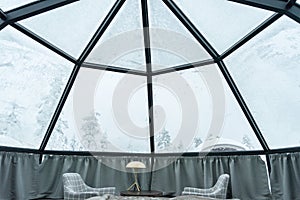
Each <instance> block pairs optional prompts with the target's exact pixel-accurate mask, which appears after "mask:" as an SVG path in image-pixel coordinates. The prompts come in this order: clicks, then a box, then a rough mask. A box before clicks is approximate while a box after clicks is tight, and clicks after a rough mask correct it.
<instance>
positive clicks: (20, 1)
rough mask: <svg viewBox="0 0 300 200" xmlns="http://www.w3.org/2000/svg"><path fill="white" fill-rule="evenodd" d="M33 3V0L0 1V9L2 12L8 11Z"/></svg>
mask: <svg viewBox="0 0 300 200" xmlns="http://www.w3.org/2000/svg"><path fill="white" fill-rule="evenodd" d="M34 1H35V0H1V1H0V8H1V9H2V10H4V11H8V10H11V9H14V8H17V7H20V6H23V5H26V4H28V3H31V2H34Z"/></svg>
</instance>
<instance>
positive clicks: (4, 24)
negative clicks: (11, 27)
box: [0, 19, 7, 31]
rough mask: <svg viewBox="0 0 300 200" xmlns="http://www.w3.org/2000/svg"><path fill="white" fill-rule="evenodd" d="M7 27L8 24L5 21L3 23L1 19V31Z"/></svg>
mask: <svg viewBox="0 0 300 200" xmlns="http://www.w3.org/2000/svg"><path fill="white" fill-rule="evenodd" d="M6 26H7V23H6V22H5V21H3V20H2V19H0V31H1V30H2V29H4V28H5V27H6Z"/></svg>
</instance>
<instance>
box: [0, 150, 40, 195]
mask: <svg viewBox="0 0 300 200" xmlns="http://www.w3.org/2000/svg"><path fill="white" fill-rule="evenodd" d="M37 169H38V155H33V154H22V153H13V152H0V199H1V200H2V199H3V200H6V199H7V200H11V199H30V198H34V197H35V196H36V195H37V192H38V189H37V179H36V178H37Z"/></svg>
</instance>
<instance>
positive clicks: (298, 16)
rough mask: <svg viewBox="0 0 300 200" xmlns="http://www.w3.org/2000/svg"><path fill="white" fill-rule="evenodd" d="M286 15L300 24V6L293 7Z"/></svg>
mask: <svg viewBox="0 0 300 200" xmlns="http://www.w3.org/2000/svg"><path fill="white" fill-rule="evenodd" d="M286 15H287V16H288V17H290V18H292V19H293V20H295V21H297V22H298V23H300V6H298V5H295V6H293V7H291V8H290V9H289V10H288V11H287V13H286Z"/></svg>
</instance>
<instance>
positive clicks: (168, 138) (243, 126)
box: [153, 65, 261, 152]
mask: <svg viewBox="0 0 300 200" xmlns="http://www.w3.org/2000/svg"><path fill="white" fill-rule="evenodd" d="M153 82H154V91H153V93H154V105H155V107H154V113H155V116H154V119H155V121H154V124H155V146H156V150H157V151H158V152H186V151H193V152H196V151H224V150H226V151H229V150H232V151H234V150H253V149H261V146H260V144H259V143H258V141H257V139H256V136H255V134H254V133H253V131H252V129H251V127H250V125H249V124H248V121H247V120H246V118H245V116H244V114H243V113H242V111H241V109H240V107H239V105H238V104H237V102H236V100H235V98H234V97H233V95H232V93H231V91H230V89H229V87H228V86H227V83H226V82H225V80H224V78H223V77H222V75H221V74H220V72H219V70H218V68H217V66H215V65H209V66H205V67H200V68H194V69H189V70H184V71H181V72H180V73H179V72H173V73H170V74H166V75H160V76H157V77H154V79H153Z"/></svg>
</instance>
